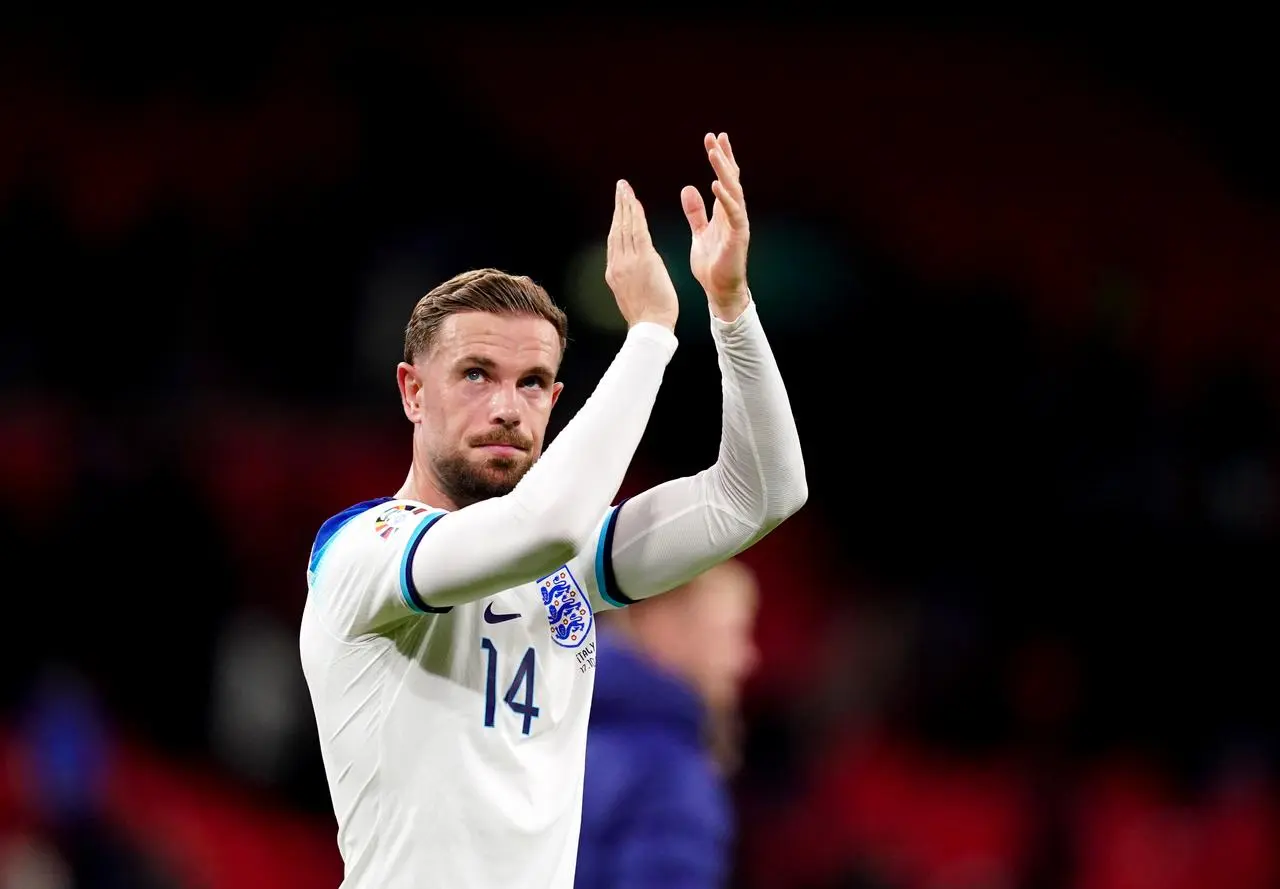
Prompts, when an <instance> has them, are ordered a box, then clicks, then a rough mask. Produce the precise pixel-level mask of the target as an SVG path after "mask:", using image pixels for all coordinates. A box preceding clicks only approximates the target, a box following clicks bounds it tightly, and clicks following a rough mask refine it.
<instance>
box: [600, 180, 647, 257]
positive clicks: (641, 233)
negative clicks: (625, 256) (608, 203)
mask: <svg viewBox="0 0 1280 889" xmlns="http://www.w3.org/2000/svg"><path fill="white" fill-rule="evenodd" d="M651 243H652V239H651V237H650V235H649V222H648V220H647V219H646V218H645V215H644V207H643V205H641V203H640V201H639V200H638V199H637V198H636V193H635V192H634V191H633V190H632V188H631V186H630V185H629V184H628V183H627V181H626V180H625V179H619V180H618V185H617V189H616V190H615V192H614V198H613V224H612V225H611V226H610V228H609V238H608V242H607V244H608V252H609V255H613V254H616V253H618V252H623V253H633V252H638V251H640V250H643V249H645V248H646V247H648V246H649V245H650V244H651Z"/></svg>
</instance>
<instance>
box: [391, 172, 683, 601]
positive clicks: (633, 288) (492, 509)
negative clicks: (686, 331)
mask: <svg viewBox="0 0 1280 889" xmlns="http://www.w3.org/2000/svg"><path fill="white" fill-rule="evenodd" d="M605 278H606V281H607V282H608V284H609V286H610V288H611V289H612V290H613V293H614V296H615V298H616V299H617V302H618V307H619V309H620V310H621V312H622V315H623V317H624V318H625V319H626V321H627V322H628V324H629V326H630V329H629V331H628V333H627V338H626V341H625V342H624V343H623V346H622V348H621V349H620V350H619V352H618V354H617V356H616V357H615V358H614V360H613V363H612V364H611V365H610V367H609V369H608V370H607V371H606V372H605V374H604V376H603V377H602V378H601V379H600V382H599V383H598V384H597V386H596V388H595V391H594V392H593V393H592V395H591V397H590V398H588V399H587V402H586V403H585V404H584V405H583V407H582V408H581V410H579V412H578V414H577V415H576V416H575V417H574V418H573V419H572V420H571V421H570V422H569V423H567V424H566V425H565V428H564V429H563V430H562V431H561V432H560V434H559V436H557V438H556V440H555V442H554V443H553V444H552V445H551V446H550V447H548V448H547V451H546V453H545V454H544V455H543V456H542V457H541V459H539V460H538V462H537V463H536V464H534V466H533V467H532V468H531V469H530V470H529V472H528V473H526V475H525V476H524V478H523V479H521V481H520V483H519V484H517V485H516V487H515V489H514V490H513V491H512V492H511V493H510V494H508V495H506V496H502V497H495V498H493V499H490V500H484V501H481V502H479V503H475V504H473V505H470V506H467V507H464V508H462V509H459V510H457V511H455V512H451V513H447V514H445V515H444V516H443V517H440V518H439V519H438V521H434V522H433V523H430V524H428V523H427V522H424V523H423V526H422V528H421V533H420V534H418V535H416V539H415V540H413V541H412V543H411V545H410V548H409V549H408V550H407V556H406V558H407V559H408V564H410V565H411V566H412V567H411V571H410V572H409V576H408V577H407V580H408V581H410V582H411V584H412V593H413V594H414V595H415V596H416V597H417V598H418V599H419V600H420V601H421V603H422V604H424V605H426V606H427V607H430V608H441V607H448V606H450V605H456V604H460V603H462V602H468V601H473V600H475V599H480V598H484V597H486V596H489V595H492V594H494V593H496V592H499V591H501V590H503V589H507V588H510V587H511V586H514V585H516V584H518V583H523V582H527V581H531V580H536V579H537V578H539V577H542V576H544V575H546V574H549V573H550V572H552V571H554V570H555V569H556V568H559V567H560V566H561V565H563V564H564V563H565V562H567V561H568V560H569V559H570V558H572V557H573V556H574V555H575V554H576V553H577V552H578V550H579V549H580V548H582V547H583V546H584V545H586V544H588V543H589V542H592V541H593V537H594V532H595V530H596V528H598V527H599V524H600V519H601V516H603V515H604V514H605V512H606V511H607V510H608V508H609V505H610V504H611V503H612V502H613V498H614V497H615V496H616V495H617V492H618V488H619V487H620V486H621V484H622V480H623V478H624V476H625V475H626V471H627V467H628V466H629V465H630V463H631V459H632V457H633V456H634V454H635V450H636V447H637V446H638V445H639V443H640V439H641V437H642V436H643V434H644V430H645V426H646V425H647V424H648V421H649V415H650V412H651V411H652V409H653V404H654V400H655V399H656V397H657V393H658V388H659V385H660V384H661V382H662V376H663V372H664V370H665V368H666V366H667V363H668V362H669V360H670V359H671V356H672V354H673V353H674V351H675V348H676V338H675V335H674V334H673V333H672V329H673V328H674V326H675V322H676V316H677V314H678V310H679V307H678V302H677V299H676V293H675V288H674V287H673V286H672V284H671V279H670V277H669V275H668V274H667V270H666V267H665V265H664V264H663V262H662V259H661V257H660V256H659V255H658V253H657V251H656V250H655V249H654V247H653V243H652V240H651V238H650V235H649V228H648V224H647V222H646V220H645V216H644V209H643V207H642V206H641V205H640V203H639V201H638V200H637V199H636V197H635V194H634V192H633V191H632V189H631V187H630V186H629V185H628V184H627V183H626V182H619V183H618V187H617V194H616V196H615V201H614V215H613V223H612V226H611V227H610V231H609V241H608V263H607V269H606V273H605ZM428 521H429V520H428Z"/></svg>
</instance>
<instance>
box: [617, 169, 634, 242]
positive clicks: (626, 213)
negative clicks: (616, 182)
mask: <svg viewBox="0 0 1280 889" xmlns="http://www.w3.org/2000/svg"><path fill="white" fill-rule="evenodd" d="M620 187H621V189H622V190H621V192H620V193H619V195H618V200H619V201H621V202H622V249H623V250H627V251H634V250H635V248H636V243H635V233H634V227H635V222H634V221H633V217H634V213H633V208H634V205H633V203H632V200H631V186H629V185H628V184H627V183H626V180H623V181H622V182H621V183H620Z"/></svg>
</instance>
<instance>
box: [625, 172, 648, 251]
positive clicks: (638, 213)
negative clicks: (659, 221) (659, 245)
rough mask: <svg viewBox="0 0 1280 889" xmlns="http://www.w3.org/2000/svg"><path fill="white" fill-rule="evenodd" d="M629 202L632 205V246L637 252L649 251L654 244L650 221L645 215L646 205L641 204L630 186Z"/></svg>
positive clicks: (628, 191)
mask: <svg viewBox="0 0 1280 889" xmlns="http://www.w3.org/2000/svg"><path fill="white" fill-rule="evenodd" d="M627 200H628V203H629V204H630V205H631V244H632V246H633V247H634V248H635V249H636V250H637V251H640V250H644V249H647V248H648V247H649V246H650V245H651V243H652V241H651V239H650V237H649V220H648V219H647V218H646V217H645V215H644V204H642V203H640V199H639V198H637V197H636V193H635V192H634V191H632V190H631V187H630V186H627Z"/></svg>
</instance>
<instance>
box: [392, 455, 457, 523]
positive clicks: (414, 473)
mask: <svg viewBox="0 0 1280 889" xmlns="http://www.w3.org/2000/svg"><path fill="white" fill-rule="evenodd" d="M396 497H397V498H398V499H401V500H416V501H418V502H419V503H426V504H427V505H429V506H434V507H436V508H437V509H447V510H449V511H450V512H452V511H454V510H456V509H457V508H458V505H457V504H456V503H454V502H453V499H452V498H450V497H448V496H447V495H446V494H445V493H444V492H443V491H441V490H440V486H439V485H438V484H436V482H435V480H434V479H433V478H432V476H431V473H430V472H428V471H427V469H426V467H425V466H424V465H420V464H419V462H418V460H417V459H416V458H415V459H414V461H413V465H412V466H410V467H409V474H408V475H407V476H405V480H404V484H403V485H401V486H400V490H398V491H396Z"/></svg>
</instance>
